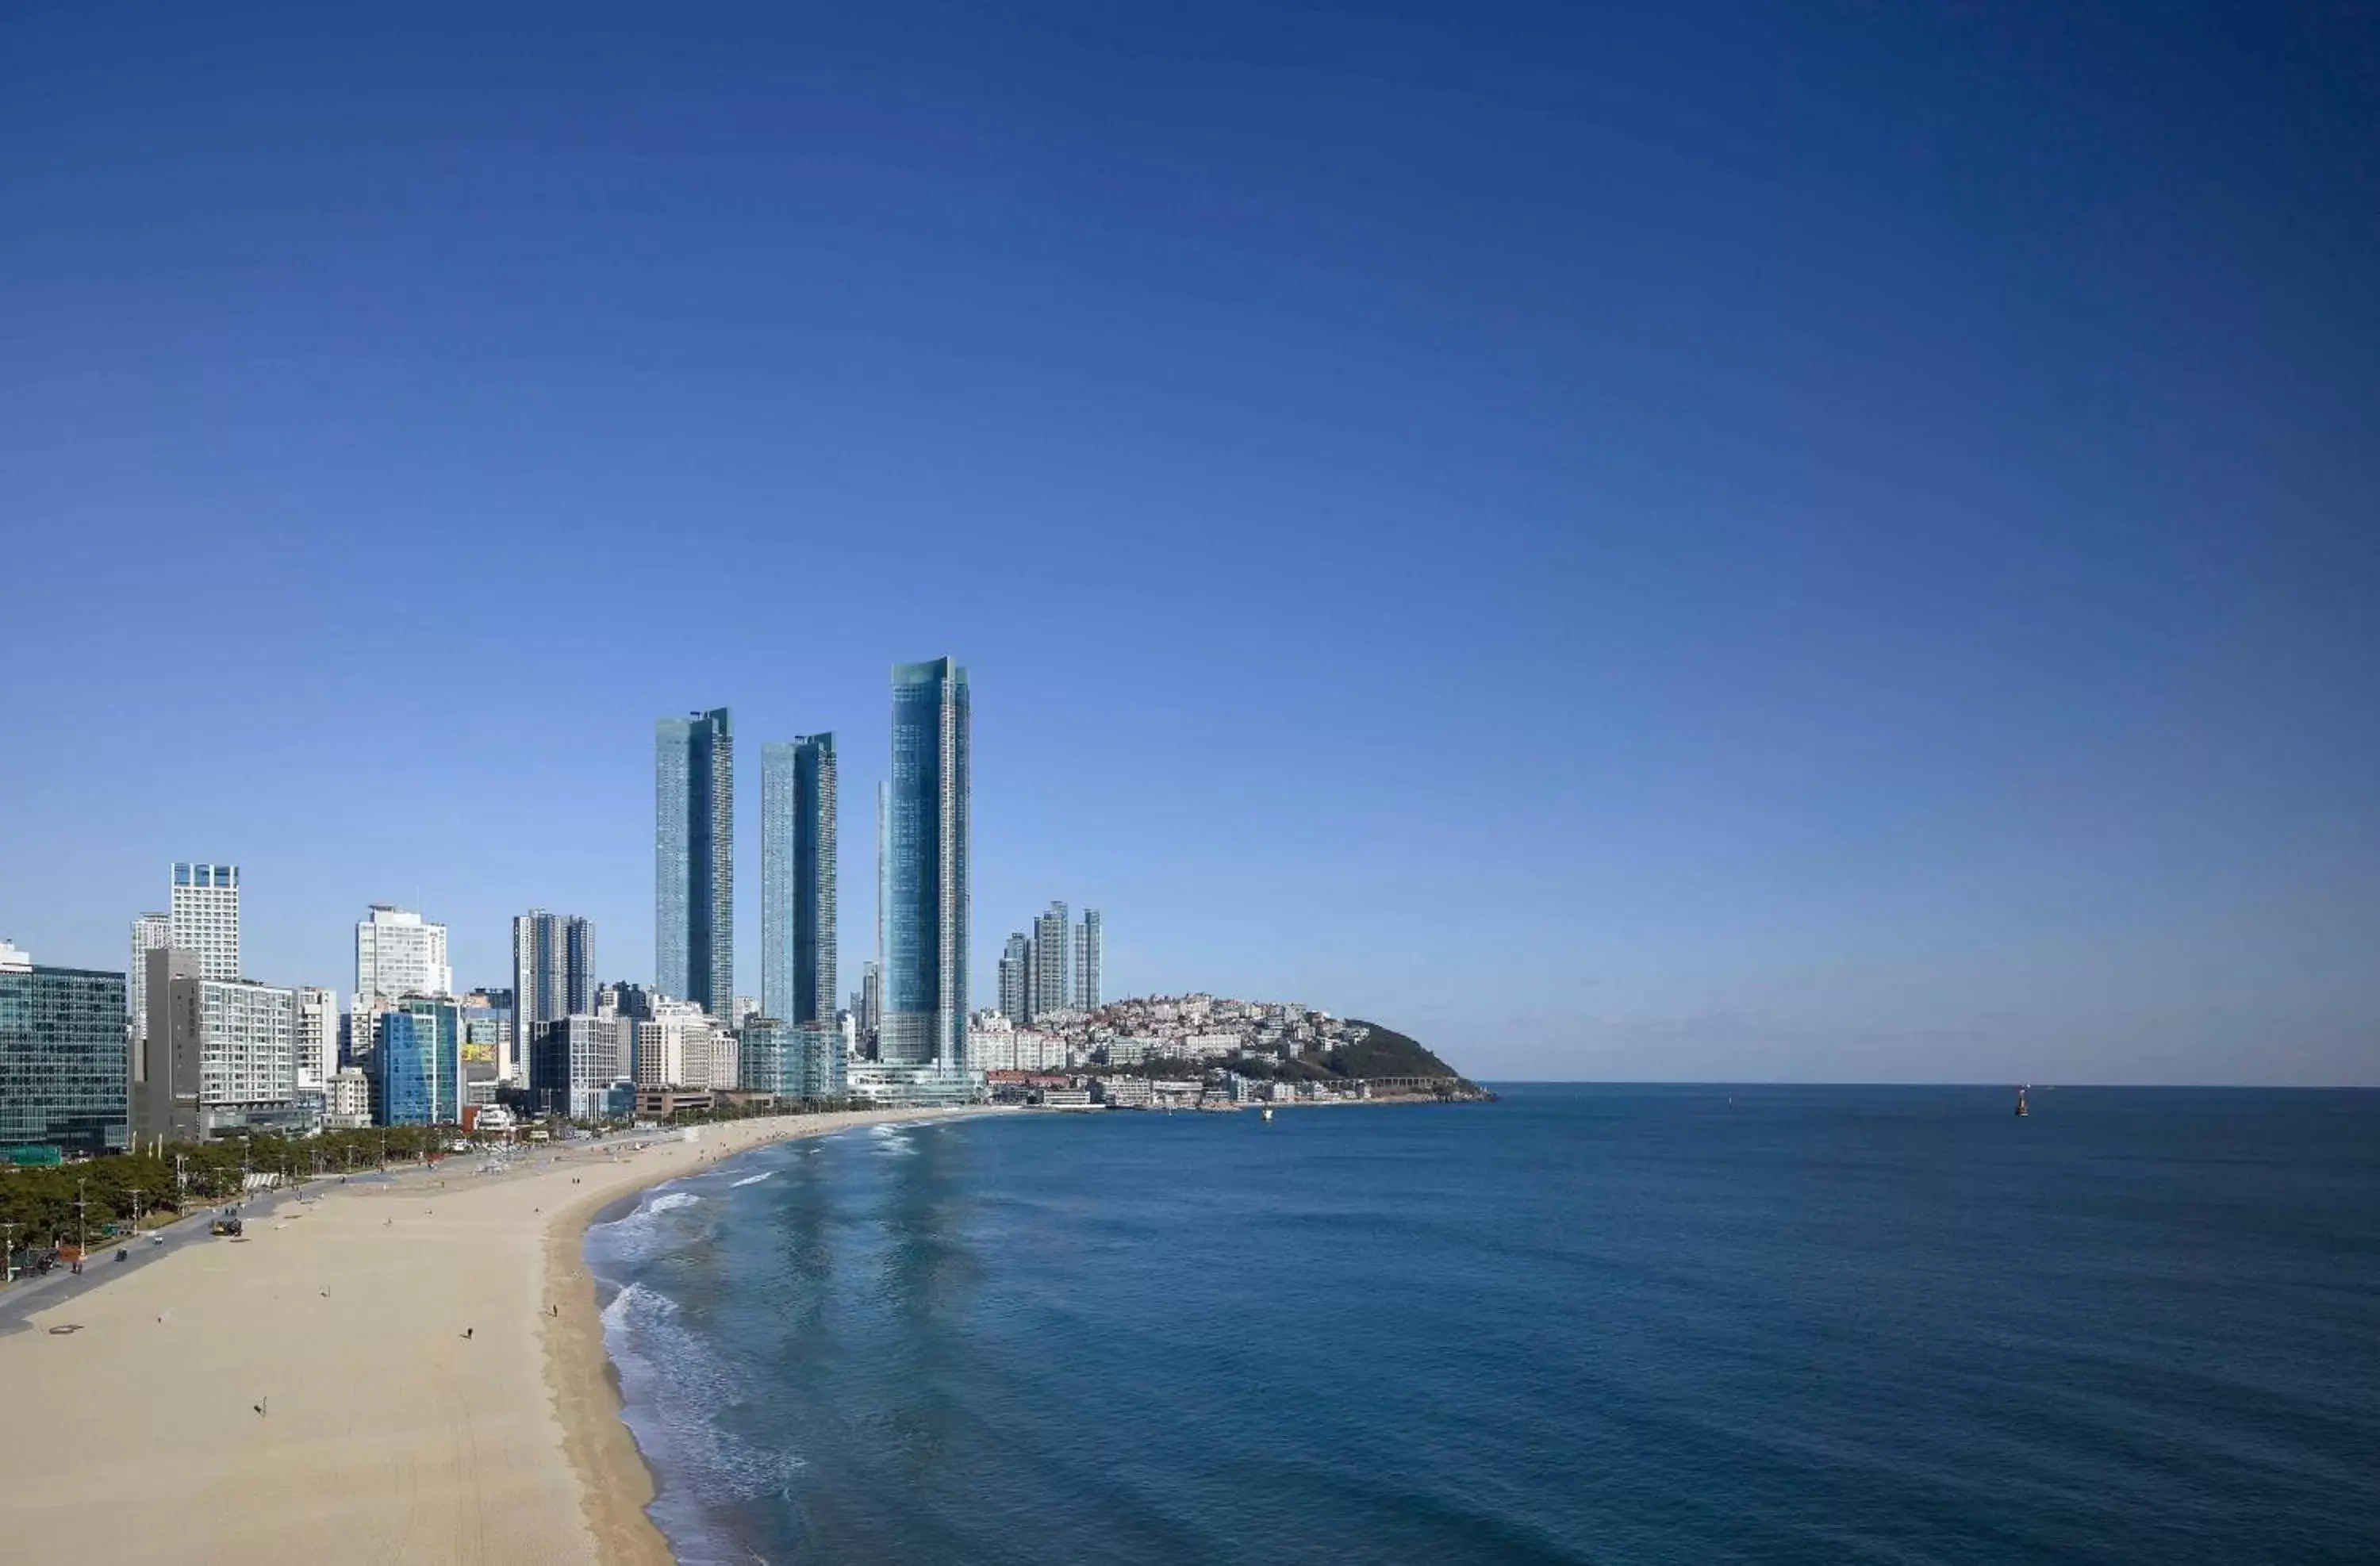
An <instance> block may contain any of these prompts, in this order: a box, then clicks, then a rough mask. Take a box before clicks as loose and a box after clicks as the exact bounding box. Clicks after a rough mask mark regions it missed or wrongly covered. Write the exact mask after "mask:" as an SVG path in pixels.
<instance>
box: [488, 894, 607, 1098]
mask: <svg viewBox="0 0 2380 1566" xmlns="http://www.w3.org/2000/svg"><path fill="white" fill-rule="evenodd" d="M594 1010H595V921H594V920H592V919H584V918H580V917H578V916H577V915H576V914H549V913H547V912H546V911H545V910H544V909H542V908H531V909H530V910H529V911H528V913H526V914H518V915H516V916H514V917H513V1017H512V1038H511V1039H510V1040H509V1041H508V1048H507V1050H506V1051H505V1053H504V1054H500V1055H499V1057H498V1059H497V1061H496V1075H497V1077H498V1079H499V1080H501V1081H505V1082H522V1081H524V1079H525V1078H526V1076H527V1075H528V1071H527V1068H528V1064H529V1041H530V1040H532V1039H534V1038H536V1037H537V1027H538V1025H539V1024H540V1023H548V1022H559V1021H560V1020H561V1019H562V1018H564V1017H568V1016H577V1015H580V1014H592V1013H593V1012H594ZM507 1056H508V1057H509V1058H507ZM525 1085H526V1086H543V1084H540V1083H527V1084H525Z"/></svg>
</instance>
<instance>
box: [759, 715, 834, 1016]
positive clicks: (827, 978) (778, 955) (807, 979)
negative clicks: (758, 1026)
mask: <svg viewBox="0 0 2380 1566" xmlns="http://www.w3.org/2000/svg"><path fill="white" fill-rule="evenodd" d="M837 793H838V783H837V781H836V775H835V759H834V736H833V735H832V734H805V735H802V736H800V737H798V738H796V739H795V741H794V742H793V743H792V744H790V745H764V746H762V747H760V1011H761V1014H763V1015H765V1016H771V1017H774V1018H776V1019H777V1020H779V1021H781V1022H787V1023H811V1022H821V1021H826V1020H829V1019H831V1018H832V1017H833V1015H834V989H835V884H834V883H835V807H836V798H837Z"/></svg>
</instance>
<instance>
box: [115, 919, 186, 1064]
mask: <svg viewBox="0 0 2380 1566" xmlns="http://www.w3.org/2000/svg"><path fill="white" fill-rule="evenodd" d="M172 944H174V916H172V915H171V914H143V915H141V916H140V917H138V918H136V919H134V920H133V921H132V966H131V967H129V968H128V969H126V970H125V989H127V991H128V994H127V995H126V997H125V1000H126V1003H127V1004H128V1005H129V1006H130V1007H131V1016H132V1045H133V1050H132V1053H133V1058H134V1059H136V1060H138V1059H139V1058H140V1040H141V1039H143V1038H147V1037H148V1036H149V988H148V986H149V959H148V958H147V957H146V956H144V955H142V953H148V952H153V951H155V950H156V949H157V948H158V947H160V946H171V945H172Z"/></svg>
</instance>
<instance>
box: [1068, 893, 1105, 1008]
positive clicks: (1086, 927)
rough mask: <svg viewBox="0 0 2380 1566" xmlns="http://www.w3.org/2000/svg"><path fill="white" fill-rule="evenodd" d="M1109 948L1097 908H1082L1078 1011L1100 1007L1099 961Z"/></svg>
mask: <svg viewBox="0 0 2380 1566" xmlns="http://www.w3.org/2000/svg"><path fill="white" fill-rule="evenodd" d="M1106 950H1107V932H1106V929H1105V928H1104V927H1103V926H1102V925H1101V924H1100V922H1099V910H1098V909H1097V908H1086V909H1084V910H1083V922H1082V923H1081V924H1079V925H1076V926H1075V1010H1076V1011H1078V1012H1096V1011H1098V1010H1099V999H1100V991H1099V964H1100V961H1101V959H1102V958H1103V957H1104V956H1105V954H1106Z"/></svg>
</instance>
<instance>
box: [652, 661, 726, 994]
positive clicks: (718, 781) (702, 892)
mask: <svg viewBox="0 0 2380 1566" xmlns="http://www.w3.org/2000/svg"><path fill="white" fill-rule="evenodd" d="M653 969H654V984H655V987H656V988H657V989H660V990H661V992H662V994H664V995H669V996H674V997H675V998H677V999H680V1000H686V1001H692V1002H695V1003H696V1004H698V1005H699V1006H701V1007H702V1008H703V1009H704V1010H706V1011H708V1012H710V1014H712V1015H713V1016H722V1017H723V1016H725V1015H726V1014H727V1009H728V1005H729V1002H732V1001H733V1000H734V999H735V733H734V730H733V728H732V727H731V725H730V723H729V722H728V717H727V709H726V708H724V707H721V708H717V709H714V710H711V711H709V712H694V713H689V714H688V715H686V717H683V718H663V719H662V720H661V721H660V722H657V723H656V724H655V725H654V727H653Z"/></svg>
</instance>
